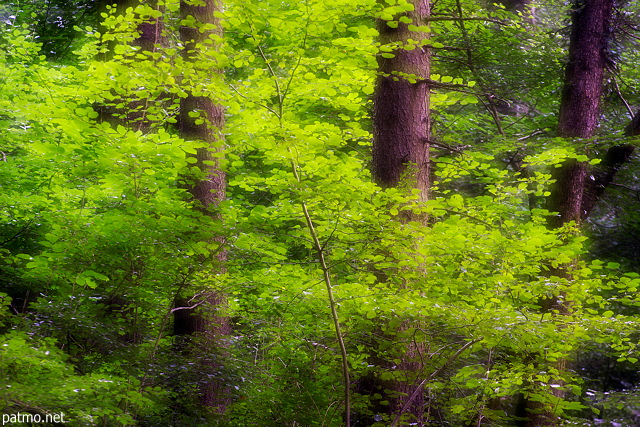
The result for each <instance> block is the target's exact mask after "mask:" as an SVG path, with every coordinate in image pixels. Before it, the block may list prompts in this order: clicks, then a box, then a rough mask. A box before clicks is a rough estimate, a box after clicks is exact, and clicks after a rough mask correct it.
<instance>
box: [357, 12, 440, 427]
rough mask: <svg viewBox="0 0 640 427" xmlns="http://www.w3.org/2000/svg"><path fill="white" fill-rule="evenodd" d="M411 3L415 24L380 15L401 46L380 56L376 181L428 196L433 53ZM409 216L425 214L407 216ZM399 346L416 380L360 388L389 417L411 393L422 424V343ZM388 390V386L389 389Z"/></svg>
mask: <svg viewBox="0 0 640 427" xmlns="http://www.w3.org/2000/svg"><path fill="white" fill-rule="evenodd" d="M413 5H414V10H413V11H411V12H408V13H407V14H406V15H405V16H406V17H408V18H409V19H411V21H412V22H411V24H405V23H402V22H398V25H397V27H396V28H392V27H390V26H389V25H388V24H387V21H384V20H379V21H378V30H379V33H380V42H381V44H383V45H386V44H389V43H398V44H399V45H400V48H398V49H395V50H394V51H393V52H390V53H392V54H393V57H391V58H388V57H385V56H389V55H388V54H386V53H381V54H379V56H378V70H379V76H378V80H377V83H376V90H375V94H374V99H373V153H372V157H373V158H372V174H373V179H374V180H375V182H376V183H377V184H379V185H380V186H381V187H383V188H390V187H398V188H402V189H406V190H412V189H418V190H420V200H422V201H425V200H427V198H428V194H429V187H430V184H431V183H430V176H429V174H430V167H429V162H430V157H429V147H430V141H429V135H430V115H429V93H430V88H429V85H428V83H426V81H427V80H428V79H429V76H430V54H429V50H428V47H427V45H426V43H425V42H426V41H427V39H428V34H427V33H424V32H417V31H411V30H409V25H415V26H422V25H427V18H428V17H429V15H430V5H429V1H428V0H414V2H413ZM398 18H399V17H395V18H394V19H398ZM409 40H412V42H409ZM409 43H415V44H416V45H415V46H414V47H415V48H413V49H403V48H402V45H408V44H409ZM405 219H416V220H422V219H423V218H414V217H412V216H409V218H405ZM406 326H407V325H405V327H406ZM403 328H404V327H403ZM400 351H401V352H402V354H401V355H400V356H399V358H400V359H401V362H400V363H399V364H398V366H397V367H395V369H398V370H399V371H401V372H404V373H407V376H408V377H409V378H410V377H412V376H414V377H415V378H414V380H408V381H379V380H377V379H376V378H373V377H370V378H365V379H363V380H362V383H361V386H362V387H359V391H360V392H361V393H362V394H367V393H381V394H382V395H385V394H387V395H386V396H385V400H387V401H388V402H389V404H388V405H387V406H384V407H383V406H378V407H376V408H373V409H374V410H376V411H378V412H379V413H384V414H386V415H387V416H389V417H390V418H391V420H393V419H394V417H396V416H397V414H399V413H400V412H401V411H402V409H403V407H404V406H405V404H406V403H407V400H408V399H409V396H412V395H413V399H412V400H411V402H410V403H409V404H408V405H407V408H404V409H405V415H404V418H403V419H402V420H401V422H400V425H405V423H406V422H409V423H411V424H412V425H423V418H424V415H423V413H424V394H423V392H422V390H419V391H417V392H416V393H414V392H415V391H416V387H418V384H419V383H420V380H421V378H420V375H421V373H422V372H421V371H422V366H421V364H420V363H419V362H417V361H419V360H420V359H421V358H420V353H421V352H422V351H423V348H422V346H421V345H420V344H419V343H418V344H416V343H409V344H406V346H405V348H403V349H401V350H400ZM378 362H379V363H377V364H378V365H379V366H380V367H381V368H382V369H391V365H395V363H386V362H385V361H381V360H378ZM365 388H367V389H368V390H365ZM385 390H390V391H391V393H387V392H386V391H385ZM359 422H360V424H359V425H370V424H371V423H372V422H374V420H359Z"/></svg>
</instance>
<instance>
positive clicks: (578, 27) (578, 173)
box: [549, 0, 613, 227]
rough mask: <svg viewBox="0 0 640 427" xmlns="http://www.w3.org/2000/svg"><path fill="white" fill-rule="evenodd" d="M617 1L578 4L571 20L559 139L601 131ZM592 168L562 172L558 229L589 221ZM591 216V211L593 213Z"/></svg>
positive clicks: (553, 205)
mask: <svg viewBox="0 0 640 427" xmlns="http://www.w3.org/2000/svg"><path fill="white" fill-rule="evenodd" d="M612 8H613V0H577V1H576V3H575V4H574V9H573V14H572V29H571V38H570V44H569V62H568V64H567V67H566V71H565V83H564V88H563V90H562V99H561V102H560V116H559V118H558V134H559V136H561V137H565V138H591V137H593V136H594V135H595V133H596V130H597V128H598V125H599V117H600V98H601V96H602V88H603V78H604V73H605V70H606V66H607V44H608V40H609V27H610V24H611V12H612ZM587 173H588V165H587V164H586V163H582V162H576V161H572V162H567V163H565V164H564V165H562V167H560V168H559V169H558V170H557V173H556V177H555V178H556V180H557V183H556V186H555V188H554V191H553V194H552V197H550V199H549V209H550V210H551V211H554V212H558V216H557V217H556V218H554V219H552V220H551V225H552V226H553V227H559V226H561V225H562V224H565V223H567V222H569V221H576V223H579V222H580V221H581V220H582V219H584V218H585V217H586V212H585V211H584V209H583V206H582V205H583V201H582V199H583V195H584V194H585V187H586V186H587V184H588V183H587V182H586V178H587ZM589 210H590V209H589Z"/></svg>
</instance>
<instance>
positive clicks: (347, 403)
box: [291, 160, 351, 427]
mask: <svg viewBox="0 0 640 427" xmlns="http://www.w3.org/2000/svg"><path fill="white" fill-rule="evenodd" d="M291 167H292V169H293V174H294V176H295V178H296V180H297V181H298V182H300V175H299V174H298V167H297V165H296V163H295V162H294V161H293V160H292V161H291ZM300 205H301V207H302V213H303V214H304V219H305V221H306V222H307V228H308V229H309V235H310V236H311V240H312V242H313V247H314V249H315V250H316V253H317V256H318V262H319V263H320V268H322V275H323V280H324V284H325V286H326V288H327V296H328V298H329V307H330V308H331V317H332V318H333V325H334V326H335V329H336V338H337V340H338V345H339V346H340V354H341V356H342V377H343V379H344V411H345V426H346V427H350V426H351V387H350V385H351V380H350V375H349V357H348V355H347V346H346V345H345V343H344V338H343V337H342V328H341V327H340V317H339V316H338V309H337V304H336V299H335V296H334V295H333V286H332V285H331V274H330V271H329V265H328V264H327V260H326V258H325V256H324V252H325V249H324V248H323V246H322V243H320V239H319V238H318V233H317V232H316V229H315V227H314V225H313V220H312V218H311V214H309V209H307V204H306V203H305V202H304V200H303V201H301V202H300Z"/></svg>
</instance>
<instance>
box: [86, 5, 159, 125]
mask: <svg viewBox="0 0 640 427" xmlns="http://www.w3.org/2000/svg"><path fill="white" fill-rule="evenodd" d="M105 3H106V4H103V5H102V6H101V7H100V10H104V11H105V12H107V11H108V10H107V4H108V5H109V6H112V3H113V5H115V10H116V12H117V13H119V14H124V13H125V12H126V10H127V8H130V7H135V6H137V5H139V4H140V1H139V0H119V1H117V2H116V1H114V2H105ZM147 4H149V5H150V6H152V7H157V1H156V0H152V1H149V2H148V3H147ZM137 31H138V33H139V35H138V37H137V38H136V39H135V40H134V41H133V43H132V44H133V45H134V46H138V47H140V53H145V52H156V51H157V50H158V48H159V47H162V46H167V44H168V40H167V37H166V34H165V30H164V21H163V20H162V17H159V18H157V19H153V18H149V19H147V20H145V21H143V22H141V23H140V24H139V25H138V28H137ZM111 43H112V44H111V46H109V49H108V51H107V52H106V53H105V54H102V55H100V57H99V58H100V59H101V60H103V61H107V60H110V59H113V48H114V47H115V42H111ZM125 101H126V100H118V101H115V102H111V103H110V104H108V105H96V106H95V109H96V111H97V112H98V115H99V116H98V119H99V120H100V121H104V122H108V123H111V124H112V125H114V126H115V125H122V126H127V127H130V128H133V129H134V130H140V131H142V132H145V133H146V132H149V131H150V129H151V127H152V125H153V122H152V121H150V120H149V119H148V117H147V110H148V109H149V106H150V105H151V104H158V103H163V102H166V101H167V99H166V97H165V96H159V97H158V98H157V99H148V98H147V99H139V98H135V95H134V99H133V100H129V102H126V107H123V108H116V107H115V105H116V104H119V103H122V102H125Z"/></svg>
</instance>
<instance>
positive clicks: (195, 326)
mask: <svg viewBox="0 0 640 427" xmlns="http://www.w3.org/2000/svg"><path fill="white" fill-rule="evenodd" d="M217 10H220V3H219V2H218V1H216V0H206V1H205V2H204V5H203V6H195V5H193V4H191V2H187V1H182V2H180V14H181V17H182V18H183V19H184V18H186V17H187V16H193V17H194V18H195V21H196V22H197V23H199V24H214V25H215V26H216V29H215V30H213V31H215V32H218V34H220V32H221V26H220V25H219V24H220V23H219V20H218V18H216V17H215V15H214V12H215V11H217ZM211 34H212V33H211V31H205V32H200V30H199V29H198V28H191V27H185V26H183V27H181V28H180V39H181V41H182V43H183V45H184V47H185V51H184V52H185V53H184V58H185V60H186V61H197V60H198V55H199V53H200V52H199V48H200V46H202V45H204V44H201V45H199V44H200V43H204V41H205V40H207V39H209V36H210V35H211ZM210 72H213V73H215V72H217V70H211V71H210ZM194 112H197V113H199V116H198V117H191V116H190V115H189V113H194ZM223 126H224V110H223V107H222V106H220V105H217V104H216V103H215V102H214V101H213V99H211V97H210V96H207V94H197V95H196V94H189V95H188V96H187V97H185V98H183V99H181V101H180V117H179V130H180V135H181V136H182V137H183V138H184V139H186V140H199V141H203V142H205V143H206V146H205V147H203V148H200V149H198V150H197V154H196V155H195V158H196V163H195V166H196V167H197V168H198V169H199V170H200V172H201V174H200V176H199V177H198V178H196V179H195V180H194V181H191V182H189V188H188V189H189V192H190V193H191V194H192V195H193V198H194V200H196V201H197V202H198V205H199V206H198V208H199V209H201V210H202V211H203V213H205V214H207V215H212V216H214V217H217V216H218V215H219V214H218V213H216V210H215V208H216V207H217V206H218V205H219V203H220V202H221V201H222V200H224V198H225V185H226V179H225V174H224V172H223V171H222V170H221V168H220V166H219V160H218V159H219V158H218V157H216V156H215V155H214V154H215V153H217V152H218V151H220V150H222V144H223V134H222V131H221V129H222V127H223ZM211 240H212V242H213V241H216V240H219V238H217V237H216V236H211ZM220 243H222V242H220ZM216 258H217V261H218V270H217V271H216V273H221V272H223V271H224V261H225V258H226V256H225V252H224V251H223V250H219V251H218V252H217V254H216ZM175 304H176V308H180V307H184V308H183V309H178V310H176V311H174V333H175V334H176V335H178V336H182V337H183V340H182V341H183V342H182V344H183V345H184V344H185V343H184V341H185V339H186V341H188V342H189V343H190V346H187V347H188V348H189V351H192V352H194V356H196V357H197V358H198V359H199V361H200V366H199V369H201V370H202V374H203V379H202V380H201V381H200V382H199V383H200V387H199V390H200V396H199V397H200V402H201V403H202V404H203V405H205V406H208V407H211V408H213V409H214V410H215V411H216V412H219V413H222V412H224V410H225V409H226V406H227V405H228V403H229V400H228V399H229V398H228V394H229V393H228V390H226V386H225V384H224V379H223V378H221V377H220V372H219V371H220V365H219V362H216V360H215V356H214V354H215V353H216V350H218V353H219V350H220V349H221V348H224V346H225V343H224V339H225V336H228V335H229V333H230V330H231V327H230V322H229V319H228V318H227V317H225V316H223V315H221V314H220V309H221V308H224V307H225V306H226V296H225V295H224V294H222V293H220V292H211V291H209V292H207V293H205V294H203V295H199V296H197V297H190V298H184V297H179V298H177V299H176V302H175ZM191 307H192V308H191ZM196 347H197V348H196ZM207 375H208V377H209V379H207V378H206V377H207Z"/></svg>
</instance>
